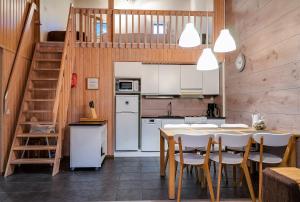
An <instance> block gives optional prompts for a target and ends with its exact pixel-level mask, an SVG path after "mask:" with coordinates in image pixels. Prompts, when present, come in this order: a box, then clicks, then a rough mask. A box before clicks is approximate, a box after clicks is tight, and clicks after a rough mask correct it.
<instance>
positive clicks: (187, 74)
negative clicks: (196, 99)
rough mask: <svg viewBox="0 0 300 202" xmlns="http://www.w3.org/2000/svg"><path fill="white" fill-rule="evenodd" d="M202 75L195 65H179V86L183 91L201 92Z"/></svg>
mask: <svg viewBox="0 0 300 202" xmlns="http://www.w3.org/2000/svg"><path fill="white" fill-rule="evenodd" d="M202 77H203V73H202V71H199V70H197V66H196V65H181V67H180V85H181V89H183V90H201V89H202V88H203V80H202Z"/></svg>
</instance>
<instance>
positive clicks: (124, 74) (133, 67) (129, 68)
mask: <svg viewBox="0 0 300 202" xmlns="http://www.w3.org/2000/svg"><path fill="white" fill-rule="evenodd" d="M141 67H142V63H140V62H115V77H116V78H141V74H142V68H141Z"/></svg>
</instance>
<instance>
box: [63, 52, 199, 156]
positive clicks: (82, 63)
mask: <svg viewBox="0 0 300 202" xmlns="http://www.w3.org/2000/svg"><path fill="white" fill-rule="evenodd" d="M199 55H200V50H199V49H198V50H197V49H126V48H120V49H118V48H92V47H91V48H80V47H79V48H76V56H75V58H76V59H75V60H76V61H75V70H74V72H75V73H77V75H78V85H77V87H76V88H73V89H72V90H71V99H70V104H69V118H68V119H69V123H70V122H76V121H79V118H80V117H86V116H88V107H87V105H88V102H89V101H90V100H94V101H95V105H96V106H99V107H97V109H96V110H97V113H98V114H99V115H100V117H101V118H102V119H106V120H108V153H109V155H113V153H114V99H115V98H114V76H113V75H114V70H113V62H115V61H120V62H121V61H129V62H130V61H132V62H134V61H136V62H150V61H151V62H152V63H169V64H176V63H177V64H181V63H196V62H197V59H198V57H199ZM87 77H98V78H99V79H100V89H99V90H86V78H87ZM68 154H69V135H68V134H66V136H65V141H64V155H68Z"/></svg>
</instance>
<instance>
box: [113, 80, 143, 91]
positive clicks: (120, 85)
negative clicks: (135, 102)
mask: <svg viewBox="0 0 300 202" xmlns="http://www.w3.org/2000/svg"><path fill="white" fill-rule="evenodd" d="M116 91H117V92H132V93H134V92H139V80H130V79H126V80H125V79H120V80H117V81H116Z"/></svg>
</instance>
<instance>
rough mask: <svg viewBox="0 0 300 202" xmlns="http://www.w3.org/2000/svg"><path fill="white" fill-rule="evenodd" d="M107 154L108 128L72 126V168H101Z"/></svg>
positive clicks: (99, 125)
mask: <svg viewBox="0 0 300 202" xmlns="http://www.w3.org/2000/svg"><path fill="white" fill-rule="evenodd" d="M106 154H107V126H106V123H103V124H102V123H101V124H80V123H78V124H77V123H76V124H70V167H71V169H72V170H73V169H74V168H82V167H95V168H99V167H101V164H102V162H103V160H104V158H105V156H106Z"/></svg>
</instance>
